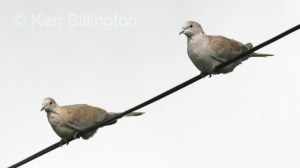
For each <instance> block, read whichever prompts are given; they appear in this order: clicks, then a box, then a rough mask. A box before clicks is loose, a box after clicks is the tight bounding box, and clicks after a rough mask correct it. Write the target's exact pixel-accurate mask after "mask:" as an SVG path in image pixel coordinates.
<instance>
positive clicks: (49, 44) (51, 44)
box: [0, 0, 300, 168]
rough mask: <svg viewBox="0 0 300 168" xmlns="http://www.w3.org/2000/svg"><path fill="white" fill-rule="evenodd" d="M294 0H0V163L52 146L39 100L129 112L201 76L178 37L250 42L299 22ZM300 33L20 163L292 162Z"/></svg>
mask: <svg viewBox="0 0 300 168" xmlns="http://www.w3.org/2000/svg"><path fill="white" fill-rule="evenodd" d="M299 6H300V2H299V1H297V0H286V1H278V0H277V1H274V0H254V1H241V0H229V1H221V0H205V1H195V0H194V1H189V0H188V1H163V2H162V1H152V2H147V1H134V0H129V1H126V2H125V1H113V2H112V1H101V2H100V1H96V0H88V1H78V0H77V1H65V0H53V1H37V0H29V1H17V0H1V1H0V37H1V38H0V46H1V49H0V58H1V59H0V60H1V61H0V77H1V83H0V86H1V87H0V93H1V94H0V99H1V109H2V117H1V122H0V128H1V134H2V138H1V143H0V149H1V152H0V155H1V160H0V167H7V166H9V165H11V164H14V163H16V162H18V161H20V160H22V159H24V158H26V157H28V156H29V155H32V154H34V153H36V152H38V151H39V150H41V149H44V148H45V147H48V146H49V145H51V144H53V143H55V142H57V141H58V140H59V137H58V136H57V135H56V134H55V133H54V132H53V131H52V129H51V127H50V125H49V123H48V121H47V119H46V114H45V113H44V112H40V108H41V102H42V99H43V98H44V97H48V96H51V97H53V98H55V99H56V100H57V102H58V103H59V104H60V105H66V104H75V103H86V104H90V105H93V106H99V107H102V108H104V109H106V110H107V111H124V110H127V109H129V108H131V107H133V106H135V105H137V104H139V103H141V102H143V101H144V100H146V99H149V98H151V97H152V96H155V95H157V94H159V93H161V92H162V91H165V90H166V89H169V88H171V87H173V86H175V85H177V84H179V83H181V82H183V81H185V80H187V79H189V78H191V77H193V76H195V75H197V74H198V73H199V72H198V70H197V69H196V68H195V67H194V66H193V64H192V63H191V61H190V60H189V58H188V56H187V53H186V37H184V36H179V35H178V33H179V31H180V30H181V25H182V24H183V23H184V22H185V21H186V20H195V21H197V22H199V23H201V24H202V27H203V28H204V31H205V32H206V33H207V34H221V35H224V36H227V37H229V38H233V39H236V40H238V41H241V42H243V43H246V42H252V43H253V44H254V45H257V44H259V43H261V42H263V41H265V40H267V39H269V38H271V37H273V36H275V35H277V34H279V33H281V32H283V31H285V30H287V29H289V28H291V27H293V26H295V25H297V24H299V21H300V12H299ZM299 44H300V38H299V32H295V33H293V34H291V35H289V36H287V37H285V38H283V39H282V40H280V41H277V42H275V43H273V44H271V45H269V46H267V47H265V48H263V49H261V50H260V52H264V53H272V54H274V55H275V56H274V57H269V58H265V59H264V58H256V59H254V58H253V59H249V60H247V61H246V62H244V63H243V64H242V65H240V66H239V67H237V68H236V69H235V71H234V72H233V73H231V74H226V75H216V76H213V77H212V78H206V79H203V80H201V81H199V82H197V83H195V84H193V85H191V86H189V87H187V88H185V89H183V90H181V91H179V92H177V93H175V94H174V95H171V96H169V97H167V98H165V99H163V100H161V101H159V102H156V103H154V104H151V105H149V106H147V107H145V108H143V109H141V111H145V112H146V114H145V115H143V116H141V117H135V118H124V119H122V120H120V121H119V122H118V123H117V124H116V125H113V126H110V127H105V128H102V129H100V130H98V133H97V134H96V135H95V136H94V137H93V138H91V139H90V140H88V141H84V140H81V139H80V140H76V141H73V142H71V143H70V144H69V145H68V146H63V147H61V148H58V149H57V150H54V151H52V152H50V153H48V154H46V155H43V156H42V157H40V158H38V159H36V160H33V161H32V162H29V163H27V164H26V165H24V166H23V167H28V168H29V167H30V168H39V167H49V168H50V167H105V168H119V167H122V168H140V167H143V168H157V167H163V168H174V167H178V168H181V167H205V168H220V167H222V168H241V167H243V168H253V167H256V168H265V167H273V168H281V167H289V168H298V167H300V161H299V157H300V152H299V151H300V123H299V120H300V105H299V100H300V88H299V86H300V80H299V79H300V70H299V68H298V67H299V64H298V63H299V61H300V59H299V56H298V48H299Z"/></svg>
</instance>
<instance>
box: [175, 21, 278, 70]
mask: <svg viewBox="0 0 300 168" xmlns="http://www.w3.org/2000/svg"><path fill="white" fill-rule="evenodd" d="M179 34H185V35H186V37H187V52H188V55H189V57H190V59H191V60H192V62H193V63H194V65H195V66H196V67H197V68H198V69H199V70H200V71H201V73H203V74H209V75H211V74H220V73H228V72H231V71H233V69H234V68H235V67H236V66H237V65H239V64H241V63H242V61H244V60H246V59H248V58H249V57H267V56H273V55H272V54H260V53H252V54H250V55H248V56H247V57H245V58H243V59H241V60H238V61H236V62H234V63H232V64H229V65H227V66H225V67H224V68H222V69H220V70H218V71H217V72H216V71H214V69H215V67H216V66H217V65H219V64H221V63H223V62H226V61H228V60H230V59H232V58H234V57H236V56H237V55H239V54H241V53H243V52H245V51H247V50H249V49H251V48H252V47H253V46H252V44H251V43H247V44H242V43H240V42H238V41H235V40H233V39H228V38H226V37H223V36H210V35H206V34H205V33H204V31H203V29H202V27H201V25H200V24H199V23H197V22H195V21H187V22H185V23H184V25H183V26H182V31H181V32H180V33H179Z"/></svg>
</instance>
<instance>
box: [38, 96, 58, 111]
mask: <svg viewBox="0 0 300 168" xmlns="http://www.w3.org/2000/svg"><path fill="white" fill-rule="evenodd" d="M57 106H58V105H57V103H56V102H55V100H54V99H53V98H51V97H47V98H45V99H44V100H43V102H42V109H41V111H43V110H45V111H46V112H47V113H48V112H53V109H54V108H55V107H57Z"/></svg>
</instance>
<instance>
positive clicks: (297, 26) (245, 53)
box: [9, 24, 300, 168]
mask: <svg viewBox="0 0 300 168" xmlns="http://www.w3.org/2000/svg"><path fill="white" fill-rule="evenodd" d="M298 29H300V24H299V25H296V26H295V27H292V28H291V29H289V30H287V31H285V32H283V33H281V34H279V35H277V36H275V37H273V38H271V39H269V40H267V41H265V42H263V43H261V44H259V45H257V46H256V47H253V48H252V49H250V50H248V51H246V52H244V53H242V54H239V55H238V56H236V57H235V58H233V59H231V60H228V61H226V62H224V63H222V64H220V65H218V66H216V68H215V71H218V70H220V69H222V68H224V67H225V66H227V65H229V64H231V63H233V62H235V61H237V60H239V59H241V58H243V57H245V56H246V55H248V54H251V53H252V52H254V51H256V50H258V49H260V48H262V47H265V46H266V45H269V44H271V43H273V42H275V41H277V40H279V39H280V38H282V37H284V36H287V35H288V34H290V33H293V32H294V31H296V30H298ZM207 75H208V74H200V75H197V76H195V77H193V78H191V79H189V80H187V81H185V82H183V83H181V84H179V85H177V86H175V87H173V88H171V89H169V90H167V91H165V92H163V93H161V94H159V95H157V96H155V97H153V98H151V99H149V100H146V101H145V102H143V103H141V104H138V105H137V106H134V107H132V108H130V109H128V110H126V111H124V112H123V113H120V114H119V115H117V116H115V117H112V118H110V119H109V120H106V121H104V122H99V123H97V124H95V125H93V126H91V127H89V128H87V129H85V130H83V131H82V132H79V133H78V134H77V136H78V137H80V136H81V135H84V134H86V133H88V132H90V131H92V130H95V129H97V128H100V127H103V126H105V125H106V124H108V123H110V122H112V121H114V120H117V119H120V118H122V117H123V116H125V115H126V114H129V113H131V112H133V111H136V110H138V109H140V108H143V107H145V106H147V105H149V104H151V103H154V102H156V101H158V100H160V99H162V98H164V97H166V96H168V95H170V94H172V93H174V92H176V91H178V90H180V89H182V88H184V87H186V86H188V85H190V84H192V83H194V82H196V81H198V80H200V79H202V78H204V77H206V76H207ZM73 140H74V138H71V139H69V140H68V142H71V141H73ZM66 143H67V142H65V141H59V142H57V143H55V144H53V145H51V146H49V147H47V148H45V149H43V150H41V151H39V152H37V153H35V154H33V155H31V156H29V157H27V158H25V159H24V160H22V161H20V162H18V163H16V164H14V165H11V166H9V168H15V167H19V166H21V165H23V164H25V163H27V162H29V161H31V160H34V159H36V158H38V157H40V156H42V155H43V154H46V153H48V152H50V151H52V150H54V149H56V148H58V147H60V146H62V145H64V144H66Z"/></svg>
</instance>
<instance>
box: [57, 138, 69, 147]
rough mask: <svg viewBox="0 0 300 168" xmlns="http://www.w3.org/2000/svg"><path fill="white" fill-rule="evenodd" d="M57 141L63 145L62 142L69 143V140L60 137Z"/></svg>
mask: <svg viewBox="0 0 300 168" xmlns="http://www.w3.org/2000/svg"><path fill="white" fill-rule="evenodd" d="M59 143H60V146H63V145H64V144H66V145H69V141H68V140H67V139H64V138H62V139H61V140H60V142H59Z"/></svg>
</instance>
